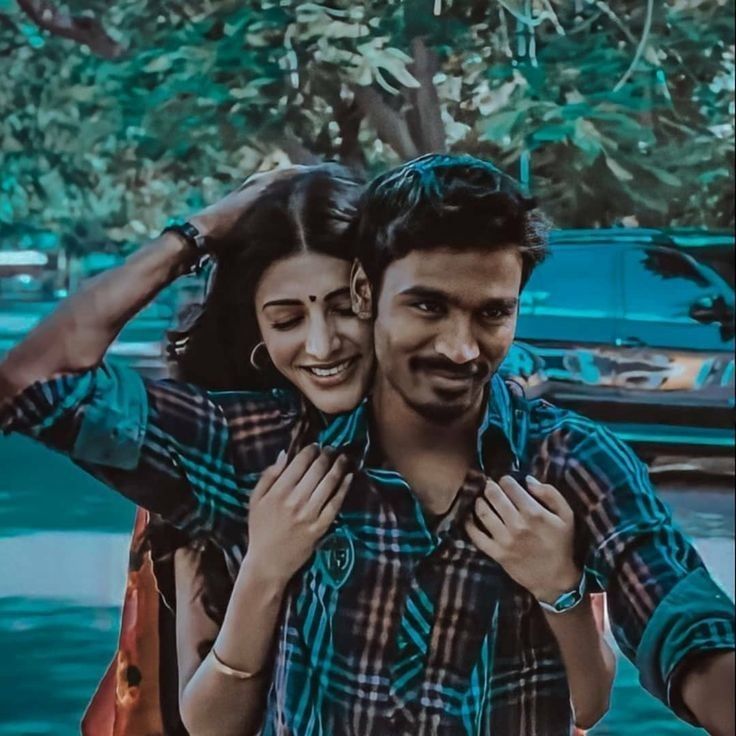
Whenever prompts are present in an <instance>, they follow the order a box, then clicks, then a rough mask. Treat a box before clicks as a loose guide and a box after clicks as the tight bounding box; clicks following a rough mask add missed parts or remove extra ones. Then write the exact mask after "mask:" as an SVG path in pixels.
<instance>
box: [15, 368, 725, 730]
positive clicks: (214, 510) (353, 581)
mask: <svg viewBox="0 0 736 736" xmlns="http://www.w3.org/2000/svg"><path fill="white" fill-rule="evenodd" d="M368 414H369V403H368V402H367V401H366V402H364V403H363V404H362V405H361V406H359V407H358V408H357V409H355V410H354V411H353V412H350V413H348V414H345V415H342V416H340V417H337V418H335V419H333V421H332V422H331V423H330V424H329V425H328V426H326V427H323V428H321V431H320V428H319V427H315V425H314V423H311V424H310V423H309V422H305V415H304V410H303V408H302V405H301V403H300V401H299V400H298V399H297V398H296V397H294V396H293V395H292V394H290V393H288V392H282V391H274V392H271V393H267V394H255V393H243V392H226V393H208V392H206V391H203V390H200V389H198V388H196V387H194V386H190V385H183V384H178V383H175V382H171V381H162V382H144V381H142V379H140V378H139V377H138V376H137V374H135V373H133V372H132V371H125V370H123V369H119V368H113V367H111V366H103V367H101V368H100V369H97V370H95V371H91V372H88V373H84V374H80V375H74V376H65V377H61V378H58V379H56V380H53V381H50V382H47V383H42V384H37V385H35V386H33V387H31V388H29V389H28V390H26V391H25V392H24V393H23V394H21V395H20V396H19V397H17V398H16V399H15V400H13V401H12V402H9V403H8V404H7V405H6V406H5V407H3V411H2V413H0V421H2V424H3V426H4V428H5V429H6V430H18V431H21V432H25V433H27V434H30V435H32V436H35V437H36V438H38V439H40V440H41V441H43V442H45V443H47V444H48V445H50V446H52V447H55V448H57V449H60V450H62V451H64V452H66V453H68V454H69V455H71V456H72V457H73V458H74V459H75V460H76V461H77V462H79V463H80V464H81V465H83V467H85V468H87V469H88V470H90V471H91V472H93V473H94V474H95V475H97V476H98V477H100V478H102V479H103V480H104V481H106V482H107V483H109V484H110V485H112V486H113V487H115V488H116V489H118V490H120V491H121V492H122V493H124V494H125V495H126V496H128V497H130V498H132V499H133V500H134V501H135V502H136V503H139V504H141V505H143V506H145V507H147V508H149V509H151V510H153V511H157V512H159V513H162V514H164V515H165V516H166V517H167V518H169V519H170V520H171V521H172V522H174V523H176V524H177V525H179V526H181V527H183V528H185V529H187V530H188V531H190V532H191V533H193V534H205V535H208V536H211V537H213V538H214V539H215V540H216V541H217V542H218V543H219V544H220V545H221V546H222V547H223V548H224V549H225V550H226V553H227V555H228V556H229V557H230V558H231V559H232V560H233V561H237V560H238V559H240V557H241V556H242V554H243V551H244V549H245V545H246V539H245V526H246V520H247V507H248V498H249V494H250V491H251V489H252V488H253V486H254V484H255V482H256V480H257V478H258V474H259V473H260V472H261V471H262V470H263V469H264V468H265V467H266V466H267V465H268V464H270V463H271V462H272V461H273V460H274V458H275V456H276V454H277V452H278V451H279V450H280V449H282V448H284V447H287V446H289V445H291V446H294V445H299V444H303V442H304V441H306V437H307V436H309V434H310V432H312V433H314V432H317V431H318V432H319V441H320V442H321V443H323V444H330V445H333V446H336V447H340V448H343V449H344V450H345V451H347V452H350V453H352V454H353V455H354V456H355V457H356V459H357V460H358V461H359V463H360V465H361V472H360V473H358V474H357V475H356V478H355V481H354V483H353V486H352V487H351V489H350V492H349V493H348V496H347V498H346V500H345V503H344V505H343V508H342V510H341V512H340V514H339V516H338V518H337V520H336V522H335V524H334V525H333V528H332V530H331V532H330V534H328V535H327V536H326V537H325V539H324V540H323V541H322V543H321V545H320V547H319V549H318V550H317V552H316V553H315V555H314V556H313V558H312V559H311V560H310V562H309V563H308V564H307V565H306V566H305V568H304V570H303V571H302V573H301V574H300V575H298V576H297V577H296V578H295V579H294V580H293V581H292V584H291V588H290V591H289V595H288V597H287V602H286V607H285V615H284V620H283V623H282V625H281V627H280V632H279V642H278V656H277V658H276V664H275V670H274V674H273V681H272V685H271V689H270V691H269V695H268V705H267V712H266V717H265V723H264V727H263V734H264V736H276V735H278V736H287V735H288V736H292V735H293V736H310V735H316V736H320V735H325V736H328V735H329V736H342V735H343V734H344V735H345V736H347V735H348V734H350V735H351V736H353V735H354V736H366V734H381V735H382V734H386V733H390V734H392V735H393V734H402V735H406V736H408V735H411V736H429V735H430V734H431V735H435V734H436V735H437V736H455V735H456V734H457V735H460V734H463V735H464V734H478V735H480V734H498V735H500V736H517V735H519V736H520V735H523V736H563V734H565V735H566V734H569V733H570V730H571V725H572V723H571V712H570V705H569V692H568V688H567V682H566V677H565V671H564V667H563V664H562V661H561V657H560V652H559V649H558V647H557V644H556V641H555V639H554V636H553V635H552V633H551V631H550V629H549V627H548V626H547V625H546V622H545V619H544V615H543V613H542V611H541V610H540V608H539V606H538V605H537V603H536V602H535V600H534V599H533V598H532V596H531V595H530V594H529V593H528V592H527V591H526V590H524V589H523V588H521V587H520V586H518V585H517V584H515V583H514V582H513V581H512V580H511V579H510V578H509V577H508V576H507V575H506V574H505V572H504V571H503V569H502V568H501V567H500V566H499V565H498V564H497V563H495V562H494V561H493V560H491V559H489V558H488V557H487V556H485V555H484V554H482V553H481V552H479V551H478V550H477V549H476V548H475V547H474V546H473V545H472V544H471V543H470V542H469V540H468V539H467V537H466V536H465V534H464V532H463V531H462V521H463V519H464V517H465V515H466V514H467V513H468V512H469V509H470V507H471V506H472V503H473V500H474V499H475V497H476V496H477V495H478V494H479V493H480V492H481V491H482V488H483V485H484V477H485V476H486V475H487V476H491V477H494V478H497V477H498V476H499V475H500V474H502V473H505V472H509V471H511V470H519V471H521V472H524V473H526V472H531V473H532V474H533V475H535V476H536V477H537V478H539V479H540V480H543V481H546V482H549V483H552V484H553V485H555V486H556V487H557V488H558V489H559V490H560V491H561V492H562V493H563V494H564V495H565V497H566V498H567V500H568V502H569V503H570V505H571V506H572V508H573V510H574V512H575V516H576V523H577V533H576V554H577V556H578V558H579V561H580V562H581V563H582V564H584V566H585V570H586V575H587V577H588V585H589V587H590V588H591V589H594V590H605V591H606V592H607V598H608V604H609V614H610V618H611V623H612V628H613V632H614V634H615V636H616V639H617V641H618V643H619V645H620V646H621V648H622V650H623V651H624V653H625V654H626V655H627V656H628V657H629V658H630V659H632V660H633V661H634V662H635V663H636V665H637V667H638V668H639V671H640V674H641V679H642V683H643V685H644V686H645V687H646V688H647V689H648V690H650V692H652V693H654V694H655V695H656V696H657V697H659V698H660V699H662V700H664V701H665V702H668V701H669V702H670V705H671V706H673V707H675V708H677V707H678V704H677V703H676V702H672V699H671V694H670V692H669V687H670V685H671V683H672V680H673V674H674V673H675V671H676V669H677V667H678V665H679V664H680V663H681V662H682V661H683V660H684V658H685V657H686V656H687V655H688V654H691V653H693V652H700V651H706V650H719V649H732V648H733V647H734V622H733V616H734V612H733V604H732V603H731V602H730V601H729V600H728V599H727V597H726V596H725V595H724V594H723V592H722V591H721V590H720V589H719V588H718V587H717V586H716V585H715V584H714V583H713V582H712V580H711V579H710V577H709V575H708V574H707V572H706V571H705V568H704V567H703V563H702V561H701V560H700V558H699V557H698V555H697V554H696V552H695V551H694V550H693V548H692V546H691V545H690V544H689V543H688V542H687V541H686V540H685V538H684V537H683V536H682V534H680V532H679V531H677V530H676V529H675V528H674V527H673V525H672V521H671V518H670V515H669V512H668V511H667V509H666V507H665V506H664V505H663V504H662V503H661V502H660V501H659V499H658V498H657V497H656V495H655V494H654V492H653V490H652V487H651V484H650V482H649V479H648V476H647V472H646V468H645V466H644V465H643V464H642V463H641V462H640V461H639V460H638V459H637V458H636V457H635V455H634V454H633V453H632V452H631V451H630V450H629V449H628V448H627V447H625V446H624V445H622V444H621V443H620V442H619V441H618V440H616V439H615V438H614V437H613V436H612V435H611V434H610V433H609V432H608V431H607V430H605V429H604V428H602V427H601V426H600V425H597V424H595V423H593V422H591V421H589V420H586V419H584V418H583V417H581V416H579V415H577V414H574V413H572V412H569V411H563V410H561V409H558V408H556V407H553V406H552V405H550V404H548V403H546V402H544V401H528V400H526V399H525V398H524V397H523V395H522V394H521V392H519V391H517V390H515V389H514V388H513V386H512V385H511V384H507V383H505V382H504V381H503V380H502V379H501V378H499V377H494V379H493V380H492V382H491V384H490V387H489V391H488V402H487V406H486V410H485V414H484V416H483V419H482V422H481V424H480V426H479V428H478V435H477V436H478V441H477V461H478V468H477V470H471V471H470V472H469V473H468V475H467V477H466V479H465V481H464V483H463V485H462V487H461V489H460V491H459V493H458V495H457V497H456V500H455V502H454V503H453V505H452V507H451V509H450V511H449V512H448V514H447V515H446V516H445V517H444V518H442V519H441V521H440V522H439V524H438V525H436V526H434V525H432V524H430V523H429V522H428V519H427V518H426V517H425V514H424V513H423V511H422V508H421V506H420V504H419V502H418V500H417V498H416V496H415V495H414V494H413V493H412V492H411V489H410V488H409V486H408V485H407V483H406V482H405V481H404V480H403V479H402V478H401V476H400V475H399V474H398V473H396V472H394V471H393V470H391V469H389V468H387V467H385V464H384V461H383V459H382V457H381V453H380V449H378V448H376V447H372V446H371V442H370V434H369V421H368ZM307 425H310V426H307ZM313 436H314V434H312V437H313ZM684 715H686V714H684Z"/></svg>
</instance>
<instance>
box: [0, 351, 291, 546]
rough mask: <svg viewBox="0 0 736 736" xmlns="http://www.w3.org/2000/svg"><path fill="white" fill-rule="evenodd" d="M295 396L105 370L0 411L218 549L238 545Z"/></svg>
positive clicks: (12, 428)
mask: <svg viewBox="0 0 736 736" xmlns="http://www.w3.org/2000/svg"><path fill="white" fill-rule="evenodd" d="M300 417H301V403H300V401H299V399H298V397H297V396H296V395H295V394H293V393H292V392H288V391H280V390H273V391H270V392H248V391H232V392H229V391H225V392H209V391H207V390H205V389H202V388H200V387H198V386H195V385H192V384H188V383H182V382H178V381H171V380H160V381H149V380H146V379H143V378H142V377H141V376H140V375H139V374H138V373H137V372H136V371H134V370H132V369H130V368H126V367H124V366H121V365H118V364H111V363H103V364H101V365H100V366H98V367H97V368H95V369H93V370H90V371H86V372H84V373H78V374H69V375H63V376H59V377H57V378H54V379H52V380H50V381H45V382H41V383H37V384H34V385H33V386H31V387H29V388H27V389H26V390H25V391H23V392H22V393H21V394H20V395H18V396H16V397H15V398H13V399H12V400H10V401H8V402H6V403H4V404H3V405H2V407H0V426H1V427H2V429H3V431H4V432H5V433H8V432H19V433H22V434H25V435H27V436H30V437H33V438H34V439H36V440H39V441H40V442H43V443H44V444H45V445H47V446H49V447H51V448H53V449H55V450H58V451H60V452H62V453H64V454H66V455H68V456H69V457H70V458H71V459H72V460H73V461H74V462H76V463H77V464H78V465H80V466H81V467H82V468H83V469H84V470H86V471H88V472H89V473H91V474H92V475H94V476H95V477H97V478H99V479H100V480H102V481H103V482H104V483H105V484H107V485H108V486H111V487H112V488H114V489H115V490H117V491H118V492H120V493H121V494H122V495H124V496H126V497H127V498H129V499H131V500H132V501H134V502H135V503H137V504H138V505H139V506H142V507H143V508H145V509H147V510H149V511H153V512H155V513H157V514H160V515H161V516H163V517H164V518H165V519H167V520H168V521H170V522H172V523H173V524H175V525H176V526H178V527H180V528H182V529H184V530H185V531H186V532H188V533H190V534H194V535H206V536H209V537H211V538H213V539H214V540H215V541H216V542H217V543H219V544H221V545H223V546H225V545H228V546H232V545H234V544H241V543H242V542H243V540H244V539H245V527H246V524H247V509H248V503H249V498H250V493H251V491H252V489H253V488H254V487H255V484H256V482H257V480H258V477H259V475H260V473H261V472H262V471H263V470H264V469H265V468H266V467H267V466H268V465H269V464H271V463H272V462H273V461H274V460H275V458H276V456H277V454H278V452H279V450H281V449H286V448H287V447H288V446H289V444H290V442H291V438H292V432H293V431H295V429H296V428H297V427H298V426H300V425H299V420H300Z"/></svg>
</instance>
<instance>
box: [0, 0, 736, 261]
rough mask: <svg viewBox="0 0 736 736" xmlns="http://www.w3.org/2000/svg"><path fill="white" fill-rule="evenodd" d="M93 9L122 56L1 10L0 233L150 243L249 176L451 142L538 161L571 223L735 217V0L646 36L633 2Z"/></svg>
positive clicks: (292, 1)
mask: <svg viewBox="0 0 736 736" xmlns="http://www.w3.org/2000/svg"><path fill="white" fill-rule="evenodd" d="M91 5H92V8H91V10H93V11H96V13H97V18H98V19H99V21H100V23H101V24H102V27H104V29H105V31H106V32H107V34H108V35H109V36H110V37H111V39H112V40H113V41H114V42H117V43H119V44H121V45H122V46H123V47H124V52H123V53H122V55H120V56H115V57H114V58H112V55H111V58H104V56H101V55H99V54H96V53H93V52H92V51H90V48H89V47H88V46H87V45H85V44H84V43H81V42H79V40H77V41H75V40H69V39H67V38H62V37H59V36H58V35H55V34H54V33H53V31H51V32H50V31H47V30H41V29H39V28H38V27H37V26H36V25H35V24H34V23H33V22H32V20H31V19H30V18H29V17H27V16H26V15H24V13H23V12H22V11H21V10H20V8H19V7H18V6H17V5H15V4H14V3H11V2H8V1H7V0H0V78H2V79H3V80H4V82H3V84H2V85H0V110H2V117H1V119H0V224H1V223H19V222H25V223H27V224H28V225H29V226H34V227H48V228H51V229H54V230H57V231H59V232H64V233H67V234H68V236H69V237H70V238H71V241H72V242H76V244H77V247H79V248H84V247H86V244H87V243H90V244H92V243H95V244H99V243H100V241H101V240H103V241H104V240H105V239H106V238H107V239H111V240H114V241H140V240H141V239H142V238H144V237H145V236H146V235H148V234H150V233H152V232H155V231H156V230H157V229H158V228H160V227H161V226H162V225H163V224H164V223H165V221H166V220H167V218H168V217H169V216H170V215H175V214H185V213H186V212H188V211H190V210H191V209H193V208H196V207H198V206H199V205H200V204H201V203H202V202H205V201H211V200H212V199H214V198H216V197H217V196H219V195H220V194H221V193H223V192H224V191H225V190H226V189H228V188H229V187H231V186H232V185H233V184H234V183H235V182H237V181H238V180H239V179H241V178H242V177H244V176H245V175H247V174H248V173H249V172H251V171H252V170H253V169H255V168H257V167H269V166H271V165H273V164H274V163H277V162H280V161H286V160H292V161H309V160H313V159H314V158H322V157H327V158H335V157H342V158H343V159H344V160H346V161H348V162H350V163H353V164H357V165H361V166H363V167H365V168H366V170H367V171H368V172H369V173H372V172H374V171H377V170H379V169H381V168H383V167H385V166H387V165H392V164H394V163H396V162H398V161H399V160H401V159H402V158H404V157H406V156H408V155H413V154H415V153H421V152H422V151H425V150H431V149H433V148H436V147H437V140H440V141H442V140H444V142H445V146H446V147H447V148H448V149H449V150H452V151H458V152H459V151H463V152H470V153H475V154H478V155H481V156H488V157H491V158H493V159H495V160H498V161H500V162H501V163H502V164H503V165H504V166H506V167H507V168H508V170H509V171H511V172H512V173H516V172H518V171H519V161H520V159H521V158H522V156H523V155H526V154H529V155H530V160H531V174H532V180H531V182H530V184H531V187H532V189H533V190H534V191H535V193H536V194H538V195H539V197H540V198H541V200H542V201H543V202H544V203H545V206H546V209H547V210H548V211H549V212H550V214H551V215H552V216H553V218H554V219H556V221H557V222H558V223H559V224H561V225H566V226H576V225H577V226H591V225H596V224H610V223H613V222H617V221H622V220H624V221H627V222H628V221H632V222H633V221H637V222H639V223H640V224H642V225H660V224H687V225H695V226H711V227H715V226H720V227H724V226H732V225H733V204H732V198H733V179H732V175H731V169H732V164H733V146H734V127H733V113H734V30H733V23H732V19H731V17H730V7H729V3H728V2H725V1H721V2H716V1H709V2H706V1H705V0H667V2H665V3H658V2H653V3H652V8H653V10H654V13H653V17H652V18H651V23H650V24H649V25H650V28H649V33H648V34H647V35H646V37H645V38H644V41H643V43H641V44H640V40H641V39H642V36H643V34H644V30H645V28H646V27H647V25H648V24H647V17H646V12H647V7H646V4H642V3H640V2H633V0H626V1H625V2H618V3H615V4H614V3H610V4H606V3H605V2H603V0H599V1H596V2H593V1H592V0H551V2H546V1H543V0H533V1H531V0H530V1H529V2H524V3H522V2H521V1H520V0H495V1H494V2H490V3H486V2H480V1H478V0H475V1H472V0H454V2H451V1H450V0H444V1H443V2H442V3H441V4H440V8H441V14H440V15H439V16H435V15H433V7H434V5H435V3H434V0H365V2H363V3H360V4H355V3H352V2H350V0H333V2H331V3H326V2H322V1H321V0H319V1H317V0H315V1H314V2H301V1H300V0H280V1H277V0H248V1H247V2H245V3H243V2H234V1H232V0H221V1H219V2H217V1H216V0H209V1H205V2H201V1H200V2H194V1H193V0H183V1H182V2H177V3H166V4H161V3H153V2H143V1H142V0H121V1H120V2H115V3H102V2H101V0H98V2H97V3H93V4H91ZM59 7H60V8H62V6H59ZM162 8H165V10H162ZM89 9H90V3H81V2H77V3H71V4H70V7H69V10H68V11H67V9H66V8H62V11H63V12H69V13H70V14H71V15H72V16H80V15H83V12H82V11H83V10H89ZM522 9H524V10H522ZM525 12H526V13H529V12H531V16H530V17H529V18H526V16H525V15H524V13H525ZM519 18H521V20H519ZM525 19H526V20H525ZM418 39H422V40H421V41H418ZM640 45H641V49H640V51H641V54H640V57H639V61H638V63H636V65H635V66H634V67H633V68H632V69H631V70H630V73H629V74H628V76H626V75H627V70H629V67H630V66H631V63H632V60H633V59H635V58H636V57H637V49H638V48H639V46H640ZM423 51H424V52H427V53H426V54H425V56H424V57H421V54H422V53H423ZM420 57H421V58H420ZM425 57H426V58H425ZM422 58H424V61H422ZM622 79H623V80H624V83H623V84H617V83H619V82H620V80H622ZM437 126H439V127H440V130H439V131H438V130H437ZM437 135H439V136H440V138H439V139H438V138H437V137H436V136H437Z"/></svg>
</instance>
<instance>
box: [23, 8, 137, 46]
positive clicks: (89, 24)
mask: <svg viewBox="0 0 736 736" xmlns="http://www.w3.org/2000/svg"><path fill="white" fill-rule="evenodd" d="M18 6H19V7H20V9H21V10H22V11H23V12H24V13H25V14H26V15H27V16H28V17H29V18H30V19H31V20H32V21H33V22H34V23H35V24H36V25H37V26H38V27H39V28H42V29H43V30H45V31H48V32H49V33H52V34H53V35H54V36H60V37H61V38H68V39H70V40H71V41H76V42H77V43H82V44H86V45H87V46H89V48H90V51H92V53H93V54H95V55H96V56H100V57H101V58H103V59H117V58H118V57H119V56H120V55H121V54H122V53H123V47H122V46H121V45H120V44H119V43H117V42H116V41H114V40H113V39H112V38H111V37H110V36H109V35H108V34H107V31H105V29H104V28H103V27H102V24H101V23H100V21H99V20H97V19H96V18H93V17H87V16H79V17H74V16H72V15H69V13H66V12H64V11H62V10H59V9H58V8H56V7H54V5H53V4H52V3H50V2H46V0H18Z"/></svg>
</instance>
